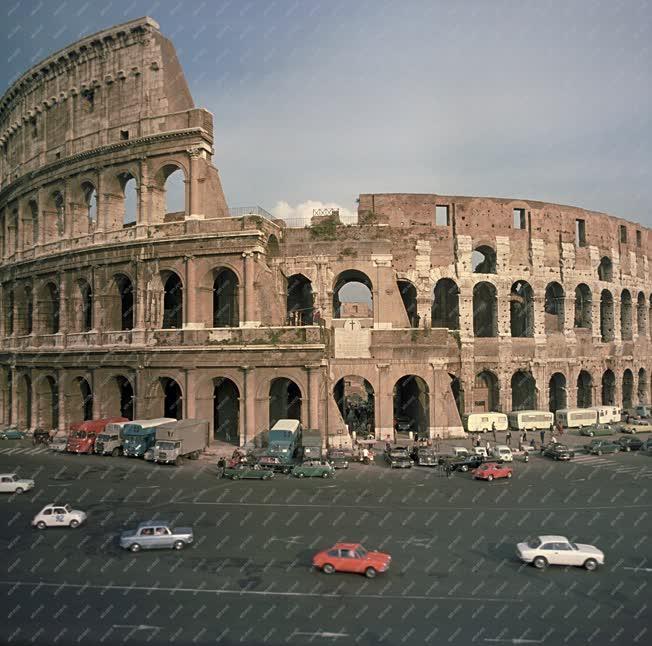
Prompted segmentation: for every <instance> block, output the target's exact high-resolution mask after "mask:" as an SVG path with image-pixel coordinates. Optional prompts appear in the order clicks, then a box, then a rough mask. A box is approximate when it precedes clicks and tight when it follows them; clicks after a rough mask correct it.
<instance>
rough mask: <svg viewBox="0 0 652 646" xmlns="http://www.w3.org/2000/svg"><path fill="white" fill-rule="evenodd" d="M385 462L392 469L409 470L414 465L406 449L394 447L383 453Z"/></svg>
mask: <svg viewBox="0 0 652 646" xmlns="http://www.w3.org/2000/svg"><path fill="white" fill-rule="evenodd" d="M385 460H386V462H388V463H389V466H390V467H391V468H392V469H409V468H411V467H412V465H413V464H414V463H413V462H412V460H410V454H409V452H408V450H407V449H405V448H402V447H395V448H392V449H389V451H385Z"/></svg>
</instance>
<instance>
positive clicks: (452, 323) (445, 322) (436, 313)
mask: <svg viewBox="0 0 652 646" xmlns="http://www.w3.org/2000/svg"><path fill="white" fill-rule="evenodd" d="M430 316H431V326H432V327H435V328H448V329H449V330H459V329H460V290H459V288H458V286H457V283H456V282H455V281H454V280H451V279H450V278H442V279H441V280H438V281H437V284H436V285H435V288H434V289H433V292H432V308H431V314H430Z"/></svg>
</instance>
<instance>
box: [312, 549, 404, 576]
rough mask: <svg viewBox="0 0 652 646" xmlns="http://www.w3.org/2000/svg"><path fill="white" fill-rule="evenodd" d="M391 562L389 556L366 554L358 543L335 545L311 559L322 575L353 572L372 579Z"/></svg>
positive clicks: (375, 553) (374, 553) (373, 553)
mask: <svg viewBox="0 0 652 646" xmlns="http://www.w3.org/2000/svg"><path fill="white" fill-rule="evenodd" d="M391 561H392V557H391V556H390V555H389V554H384V553H383V552H368V551H367V550H366V549H365V548H364V547H362V545H360V543H335V545H333V547H331V548H330V549H328V550H324V551H323V552H317V554H315V556H313V558H312V564H313V567H316V568H318V569H320V570H321V571H322V572H323V573H324V574H333V572H355V573H357V574H364V575H365V576H366V577H367V578H368V579H373V578H374V577H375V576H376V574H378V573H379V572H386V571H387V569H388V568H389V565H390V563H391Z"/></svg>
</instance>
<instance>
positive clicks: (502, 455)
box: [491, 444, 514, 462]
mask: <svg viewBox="0 0 652 646" xmlns="http://www.w3.org/2000/svg"><path fill="white" fill-rule="evenodd" d="M491 457H493V458H496V459H497V460H501V461H502V462H513V461H514V456H513V455H512V449H510V448H509V447H508V446H506V445H505V444H498V445H496V446H494V448H493V449H491Z"/></svg>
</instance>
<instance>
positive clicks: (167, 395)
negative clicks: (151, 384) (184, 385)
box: [157, 377, 184, 419]
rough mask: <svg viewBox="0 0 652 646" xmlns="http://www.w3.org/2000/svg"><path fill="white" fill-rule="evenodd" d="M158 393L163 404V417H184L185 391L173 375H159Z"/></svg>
mask: <svg viewBox="0 0 652 646" xmlns="http://www.w3.org/2000/svg"><path fill="white" fill-rule="evenodd" d="M157 391H158V392H157V395H158V398H159V400H160V403H161V404H162V407H161V417H171V418H173V419H183V408H184V407H183V391H182V390H181V386H180V385H179V383H178V382H177V381H176V379H173V378H172V377H159V378H158V389H157Z"/></svg>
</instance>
